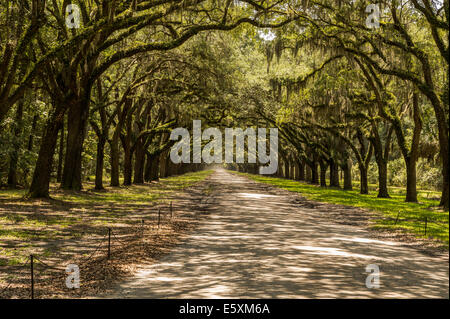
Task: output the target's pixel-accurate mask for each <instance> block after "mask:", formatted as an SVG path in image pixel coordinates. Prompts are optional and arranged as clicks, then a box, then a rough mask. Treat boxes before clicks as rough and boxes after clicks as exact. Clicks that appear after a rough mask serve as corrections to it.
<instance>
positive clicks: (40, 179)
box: [28, 106, 65, 198]
mask: <svg viewBox="0 0 450 319" xmlns="http://www.w3.org/2000/svg"><path fill="white" fill-rule="evenodd" d="M64 112H65V108H64V107H61V106H58V107H57V108H56V110H55V112H54V113H53V114H52V115H51V116H50V118H49V119H48V121H47V124H46V127H45V129H44V134H43V136H42V141H41V146H40V149H39V155H38V159H37V161H36V165H35V168H34V173H33V179H32V182H31V186H30V190H29V192H28V197H30V198H48V197H49V186H50V174H51V171H52V165H53V155H54V153H55V148H56V142H57V138H58V131H59V130H60V128H61V125H62V123H63V121H64Z"/></svg>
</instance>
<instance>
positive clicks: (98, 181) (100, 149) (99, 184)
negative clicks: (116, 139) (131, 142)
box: [95, 136, 106, 190]
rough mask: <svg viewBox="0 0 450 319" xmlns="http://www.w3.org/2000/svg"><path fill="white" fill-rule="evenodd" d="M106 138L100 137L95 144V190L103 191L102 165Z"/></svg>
mask: <svg viewBox="0 0 450 319" xmlns="http://www.w3.org/2000/svg"><path fill="white" fill-rule="evenodd" d="M105 143H106V138H105V137H103V136H102V137H100V138H99V140H98V142H97V162H96V167H95V189H99V190H100V189H104V187H103V163H104V158H105Z"/></svg>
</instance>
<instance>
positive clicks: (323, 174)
mask: <svg viewBox="0 0 450 319" xmlns="http://www.w3.org/2000/svg"><path fill="white" fill-rule="evenodd" d="M319 163H320V187H327V181H326V178H327V168H328V165H327V163H326V162H325V161H323V160H321V161H320V162H319Z"/></svg>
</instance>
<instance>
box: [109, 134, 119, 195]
mask: <svg viewBox="0 0 450 319" xmlns="http://www.w3.org/2000/svg"><path fill="white" fill-rule="evenodd" d="M116 132H117V131H116ZM116 132H114V135H113V138H112V140H111V143H110V149H111V151H110V163H111V183H110V185H111V186H113V187H118V186H119V185H120V182H119V175H120V172H119V164H120V163H119V134H116Z"/></svg>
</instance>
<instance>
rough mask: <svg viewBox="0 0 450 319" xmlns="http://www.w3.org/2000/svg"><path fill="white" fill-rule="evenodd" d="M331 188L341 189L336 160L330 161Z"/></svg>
mask: <svg viewBox="0 0 450 319" xmlns="http://www.w3.org/2000/svg"><path fill="white" fill-rule="evenodd" d="M330 186H331V187H340V185H339V166H338V165H337V163H336V161H335V160H334V159H331V161H330Z"/></svg>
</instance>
